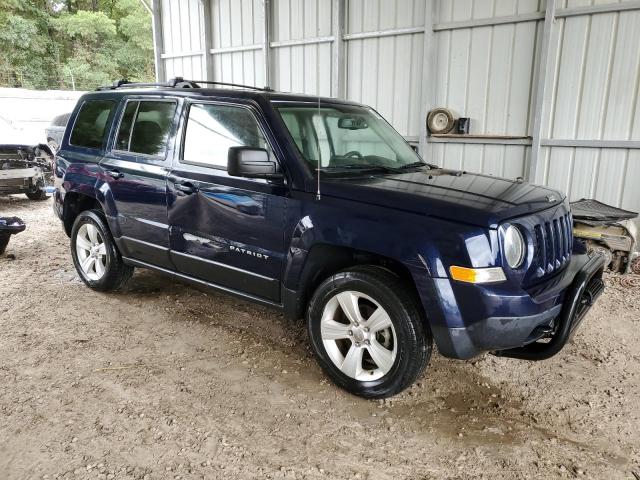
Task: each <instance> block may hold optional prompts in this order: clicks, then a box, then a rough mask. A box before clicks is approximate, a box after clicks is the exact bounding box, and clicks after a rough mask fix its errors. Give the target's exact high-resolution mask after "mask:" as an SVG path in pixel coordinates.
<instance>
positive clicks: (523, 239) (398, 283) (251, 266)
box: [54, 78, 604, 398]
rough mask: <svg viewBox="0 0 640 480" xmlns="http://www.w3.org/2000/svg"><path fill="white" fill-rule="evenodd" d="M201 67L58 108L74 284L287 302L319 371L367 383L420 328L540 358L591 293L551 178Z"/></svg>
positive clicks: (283, 306) (591, 271) (424, 333)
mask: <svg viewBox="0 0 640 480" xmlns="http://www.w3.org/2000/svg"><path fill="white" fill-rule="evenodd" d="M206 83H214V82H198V83H196V82H192V81H185V80H182V79H180V78H178V79H174V80H172V81H170V82H168V83H166V84H131V83H128V82H126V81H120V82H117V83H116V84H114V85H113V86H109V87H102V88H100V89H99V90H98V91H96V92H91V93H88V94H86V95H84V96H83V97H82V98H81V99H80V100H79V102H78V104H77V106H76V108H75V110H74V111H73V113H72V114H71V117H70V119H69V123H68V125H67V128H66V131H65V133H64V137H63V139H62V144H61V146H60V151H59V152H58V154H57V157H56V159H55V165H54V174H55V186H56V191H55V194H54V197H55V202H54V209H55V211H56V213H57V215H58V216H59V217H60V219H61V220H62V223H63V225H64V229H65V231H66V233H67V234H68V235H69V236H70V238H71V255H72V258H73V263H74V265H75V268H76V269H77V271H78V274H79V276H80V277H81V278H82V280H83V281H84V283H85V284H86V285H88V286H89V287H90V288H93V289H95V290H100V291H108V290H113V289H117V288H118V287H120V286H122V285H123V284H124V283H125V282H126V281H127V280H128V279H129V278H130V277H131V275H132V272H133V270H134V268H135V267H140V268H148V269H152V270H155V271H157V272H161V273H164V274H167V275H170V276H173V277H175V278H177V279H180V280H182V281H188V282H193V283H195V284H198V285H201V286H206V287H210V288H214V289H217V290H221V291H223V292H227V293H229V294H232V295H236V296H239V297H241V298H244V299H247V300H251V301H254V302H258V303H260V304H263V305H269V306H271V307H274V308H276V309H279V310H280V311H282V312H283V313H284V314H285V315H287V316H288V317H291V318H303V317H304V318H305V319H306V324H307V329H308V334H309V341H310V344H311V347H312V349H313V352H314V354H315V356H316V358H317V360H318V363H319V364H320V366H321V367H322V369H323V370H324V371H325V372H326V374H327V375H328V376H329V377H330V378H331V379H332V380H333V381H334V382H335V383H336V384H337V385H339V386H340V387H342V388H344V389H346V390H348V391H349V392H352V393H354V394H357V395H361V396H364V397H368V398H384V397H388V396H390V395H394V394H396V393H398V392H400V391H401V390H403V389H405V388H406V387H408V386H410V385H411V384H412V383H413V382H414V381H415V380H416V378H417V377H418V376H419V375H420V374H421V373H422V371H423V369H424V368H425V366H426V365H427V363H428V361H429V358H430V355H431V351H432V345H433V343H434V342H435V344H436V346H437V348H438V350H439V351H440V353H441V354H442V355H444V356H446V357H450V358H458V359H469V358H472V357H474V356H476V355H479V354H481V353H482V352H493V353H494V354H496V355H502V356H508V357H513V358H520V359H526V360H542V359H545V358H549V357H551V356H553V355H555V354H556V353H558V352H559V351H560V350H561V349H562V347H563V346H564V345H565V344H566V343H567V341H568V340H569V339H570V338H571V336H572V334H573V332H574V331H575V329H576V327H577V326H578V324H579V323H580V321H581V320H582V319H583V318H584V316H585V313H586V312H587V311H588V309H589V308H590V306H591V305H592V304H593V302H594V301H595V300H596V298H597V297H598V296H599V295H600V294H601V293H602V291H603V288H604V286H603V282H602V279H601V277H602V270H603V260H602V258H601V257H600V256H597V255H596V256H592V257H590V256H588V255H587V254H586V253H585V249H584V246H583V245H581V244H580V243H579V242H577V241H574V239H573V235H572V217H571V212H570V208H569V203H568V199H567V198H566V197H565V196H564V195H563V194H561V193H559V192H557V191H554V190H550V189H547V188H544V187H540V186H536V185H531V184H528V183H525V182H522V181H520V180H507V179H503V178H497V177H493V176H488V175H480V174H473V173H468V172H464V171H458V170H449V169H445V168H441V167H438V166H436V165H431V164H429V163H427V162H425V161H423V160H422V159H421V158H420V157H419V156H418V154H417V153H415V152H414V150H413V149H412V148H411V147H410V146H409V145H408V144H407V143H406V142H405V140H404V139H403V138H402V136H400V134H398V133H397V132H396V131H395V130H394V129H393V128H392V127H391V126H390V125H389V123H387V122H386V121H385V120H384V118H382V117H381V116H380V115H379V114H378V113H377V112H376V111H375V110H373V109H372V108H370V107H367V106H365V105H361V104H358V103H354V102H350V101H346V100H338V99H333V98H318V97H312V96H302V95H294V94H284V93H276V92H273V91H271V90H270V89H257V88H250V87H244V88H238V86H233V85H232V87H235V88H228V85H226V86H225V85H213V87H214V88H204V87H203V86H202V84H206ZM211 308H215V305H211Z"/></svg>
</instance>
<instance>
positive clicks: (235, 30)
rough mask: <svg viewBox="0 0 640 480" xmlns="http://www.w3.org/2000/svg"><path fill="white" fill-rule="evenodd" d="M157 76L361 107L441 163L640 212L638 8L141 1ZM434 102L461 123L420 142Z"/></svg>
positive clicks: (598, 3)
mask: <svg viewBox="0 0 640 480" xmlns="http://www.w3.org/2000/svg"><path fill="white" fill-rule="evenodd" d="M153 11H154V39H155V44H156V67H157V76H158V77H159V79H168V78H171V77H175V76H182V77H185V78H190V79H196V80H197V79H213V80H219V81H226V82H236V83H244V84H250V85H256V86H264V85H269V86H271V87H272V88H275V89H277V90H282V91H292V92H303V93H309V94H320V95H328V96H335V97H344V98H349V99H353V100H356V101H360V102H363V103H366V104H369V105H372V106H374V107H375V108H376V109H377V110H378V111H380V113H382V114H383V115H384V116H385V117H386V118H387V119H389V120H390V121H391V123H392V124H393V125H394V126H395V127H396V129H398V131H400V133H402V134H403V135H405V136H406V138H407V139H408V140H409V141H412V142H416V143H419V145H420V149H421V151H422V153H423V154H424V156H425V158H426V159H427V160H428V161H430V162H432V163H438V164H440V165H444V166H448V167H455V168H463V169H465V170H469V171H479V172H484V173H488V174H492V175H499V176H505V177H509V178H516V177H524V178H525V179H530V180H533V181H535V182H536V183H543V184H547V185H551V186H553V187H557V188H559V189H560V190H563V191H566V192H568V193H569V194H570V196H571V198H572V199H578V198H582V197H594V198H597V199H599V200H602V201H604V202H607V203H611V204H614V205H617V206H621V207H623V208H628V209H632V210H636V211H638V210H640V188H638V187H639V185H638V184H639V183H640V108H639V102H640V96H639V95H638V89H639V83H640V1H637V0H623V1H615V0H613V1H612V0H547V1H546V2H545V1H544V0H154V1H153ZM436 106H443V107H447V108H449V109H451V110H452V111H453V112H454V113H455V114H456V116H462V117H470V118H471V131H470V134H469V135H466V136H456V135H446V136H429V135H428V134H427V129H426V122H425V120H426V115H427V113H428V111H429V110H430V109H431V108H433V107H436Z"/></svg>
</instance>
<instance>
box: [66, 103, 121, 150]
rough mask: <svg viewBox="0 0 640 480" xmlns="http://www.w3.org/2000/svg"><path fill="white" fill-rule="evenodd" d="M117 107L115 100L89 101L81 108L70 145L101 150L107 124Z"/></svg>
mask: <svg viewBox="0 0 640 480" xmlns="http://www.w3.org/2000/svg"><path fill="white" fill-rule="evenodd" d="M115 106H116V102H115V101H113V100H87V101H86V102H84V103H83V104H82V107H80V113H78V117H77V118H76V121H75V124H74V125H73V131H72V132H71V138H70V139H69V143H70V144H71V145H74V146H76V147H85V148H101V147H102V144H103V142H104V137H105V133H106V130H107V122H108V121H109V117H110V116H111V112H112V111H113V109H114V108H115Z"/></svg>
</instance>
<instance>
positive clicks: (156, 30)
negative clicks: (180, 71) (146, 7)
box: [151, 0, 166, 82]
mask: <svg viewBox="0 0 640 480" xmlns="http://www.w3.org/2000/svg"><path fill="white" fill-rule="evenodd" d="M151 9H152V12H151V18H152V22H151V23H152V28H153V56H154V62H155V70H156V81H157V82H164V81H165V80H166V70H165V68H164V60H163V59H162V50H163V48H164V46H163V41H162V0H152V1H151Z"/></svg>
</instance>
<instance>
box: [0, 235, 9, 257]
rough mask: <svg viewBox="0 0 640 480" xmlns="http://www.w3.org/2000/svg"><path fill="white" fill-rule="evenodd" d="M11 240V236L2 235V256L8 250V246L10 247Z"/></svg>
mask: <svg viewBox="0 0 640 480" xmlns="http://www.w3.org/2000/svg"><path fill="white" fill-rule="evenodd" d="M10 239H11V235H9V234H8V233H0V255H2V254H3V253H4V251H5V250H6V249H7V245H9V240H10Z"/></svg>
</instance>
